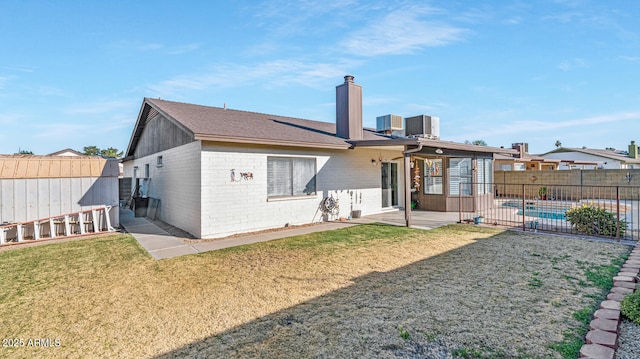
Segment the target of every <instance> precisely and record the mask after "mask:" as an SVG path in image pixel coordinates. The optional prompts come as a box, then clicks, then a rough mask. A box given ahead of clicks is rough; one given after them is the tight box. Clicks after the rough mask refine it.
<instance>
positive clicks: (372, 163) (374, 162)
mask: <svg viewBox="0 0 640 359" xmlns="http://www.w3.org/2000/svg"><path fill="white" fill-rule="evenodd" d="M371 165H373V166H375V165H376V159H375V158H372V159H371Z"/></svg>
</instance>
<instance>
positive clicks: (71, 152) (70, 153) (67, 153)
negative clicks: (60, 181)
mask: <svg viewBox="0 0 640 359" xmlns="http://www.w3.org/2000/svg"><path fill="white" fill-rule="evenodd" d="M47 156H83V154H82V153H81V152H78V151H76V150H73V149H71V148H65V149H64V150H60V151H57V152H54V153H50V154H48V155H47Z"/></svg>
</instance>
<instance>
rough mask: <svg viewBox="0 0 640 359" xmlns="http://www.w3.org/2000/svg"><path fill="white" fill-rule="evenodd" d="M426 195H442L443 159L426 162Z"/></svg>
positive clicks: (427, 160) (428, 159) (429, 159)
mask: <svg viewBox="0 0 640 359" xmlns="http://www.w3.org/2000/svg"><path fill="white" fill-rule="evenodd" d="M424 194H442V159H441V158H433V159H431V158H427V159H426V160H424Z"/></svg>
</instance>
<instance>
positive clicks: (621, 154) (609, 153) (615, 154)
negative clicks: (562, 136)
mask: <svg viewBox="0 0 640 359" xmlns="http://www.w3.org/2000/svg"><path fill="white" fill-rule="evenodd" d="M570 152H579V153H584V154H587V155H592V156H597V157H602V158H606V159H611V160H616V161H620V162H622V163H634V164H640V159H637V158H632V157H629V153H628V152H626V151H621V150H602V149H596V148H585V147H583V148H570V147H560V148H557V149H555V150H553V151H549V152H546V153H543V154H541V155H540V156H545V155H548V154H551V153H570Z"/></svg>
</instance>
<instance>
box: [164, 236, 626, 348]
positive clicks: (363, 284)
mask: <svg viewBox="0 0 640 359" xmlns="http://www.w3.org/2000/svg"><path fill="white" fill-rule="evenodd" d="M448 228H449V229H450V228H454V230H453V231H452V235H454V236H455V228H456V227H448ZM462 228H463V226H459V229H460V230H477V231H478V232H479V237H486V231H483V230H482V229H473V228H474V227H466V226H464V229H462ZM436 231H437V230H436ZM480 233H483V234H482V235H480ZM425 245H430V243H429V242H425ZM608 246H609V247H607V245H606V244H602V243H593V242H586V241H580V240H578V239H568V238H559V237H557V236H556V237H548V236H542V235H529V234H516V233H512V232H504V233H500V234H497V235H493V236H491V237H489V238H485V239H479V240H477V241H474V242H471V244H467V245H464V246H461V247H458V248H455V249H452V250H449V251H446V252H443V253H440V254H438V255H435V256H432V257H427V258H425V259H422V260H419V261H417V262H414V263H412V264H409V265H406V266H403V267H400V268H397V269H394V270H391V271H388V272H372V273H369V274H366V275H363V276H360V277H357V278H354V279H353V280H352V284H351V285H348V286H346V287H343V288H340V289H337V290H334V291H332V292H330V293H328V294H325V295H321V296H318V297H315V298H313V299H310V300H307V301H305V302H302V303H300V304H298V305H295V306H293V307H290V308H287V309H284V310H281V311H278V312H275V313H273V314H269V315H265V316H261V317H259V318H257V319H255V320H253V321H250V322H248V323H245V324H243V325H240V326H236V327H234V328H231V329H229V330H226V331H224V332H222V333H219V334H218V335H213V336H209V337H207V338H204V339H202V340H200V341H197V342H193V343H190V344H188V345H186V346H184V347H182V348H178V349H176V350H174V351H171V352H168V353H165V354H163V355H160V356H158V358H174V357H190V358H191V357H202V358H206V357H252V358H254V357H264V358H276V357H281V358H289V357H368V358H372V357H375V358H384V357H420V358H424V357H427V358H451V357H453V356H454V355H458V356H462V357H470V358H518V357H522V358H531V357H544V358H549V357H559V355H558V353H556V352H554V351H552V350H550V349H548V346H549V345H550V344H552V343H555V342H558V341H561V340H562V339H563V333H564V332H567V331H569V330H570V328H571V326H574V325H576V324H579V323H577V322H576V320H575V319H573V318H572V313H574V312H575V311H577V310H580V309H582V308H584V306H585V305H593V304H595V301H596V300H595V299H593V298H589V295H591V296H592V297H593V294H594V291H597V289H594V288H589V287H581V288H577V287H575V286H572V285H571V284H570V283H568V282H567V280H566V276H571V277H572V278H582V276H583V273H582V272H583V271H582V269H580V268H579V266H578V265H577V264H576V259H580V260H581V261H582V262H585V261H591V260H592V261H593V263H594V265H597V264H602V263H601V262H603V263H608V262H609V260H610V259H611V258H612V257H615V256H617V255H618V253H617V252H615V251H612V252H609V251H607V248H612V247H611V245H608ZM594 253H599V254H594ZM532 278H535V279H536V285H535V286H532V285H531V282H532ZM287 279H288V280H300V281H301V282H303V281H306V280H309V278H308V275H307V273H298V274H297V275H296V278H287Z"/></svg>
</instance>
